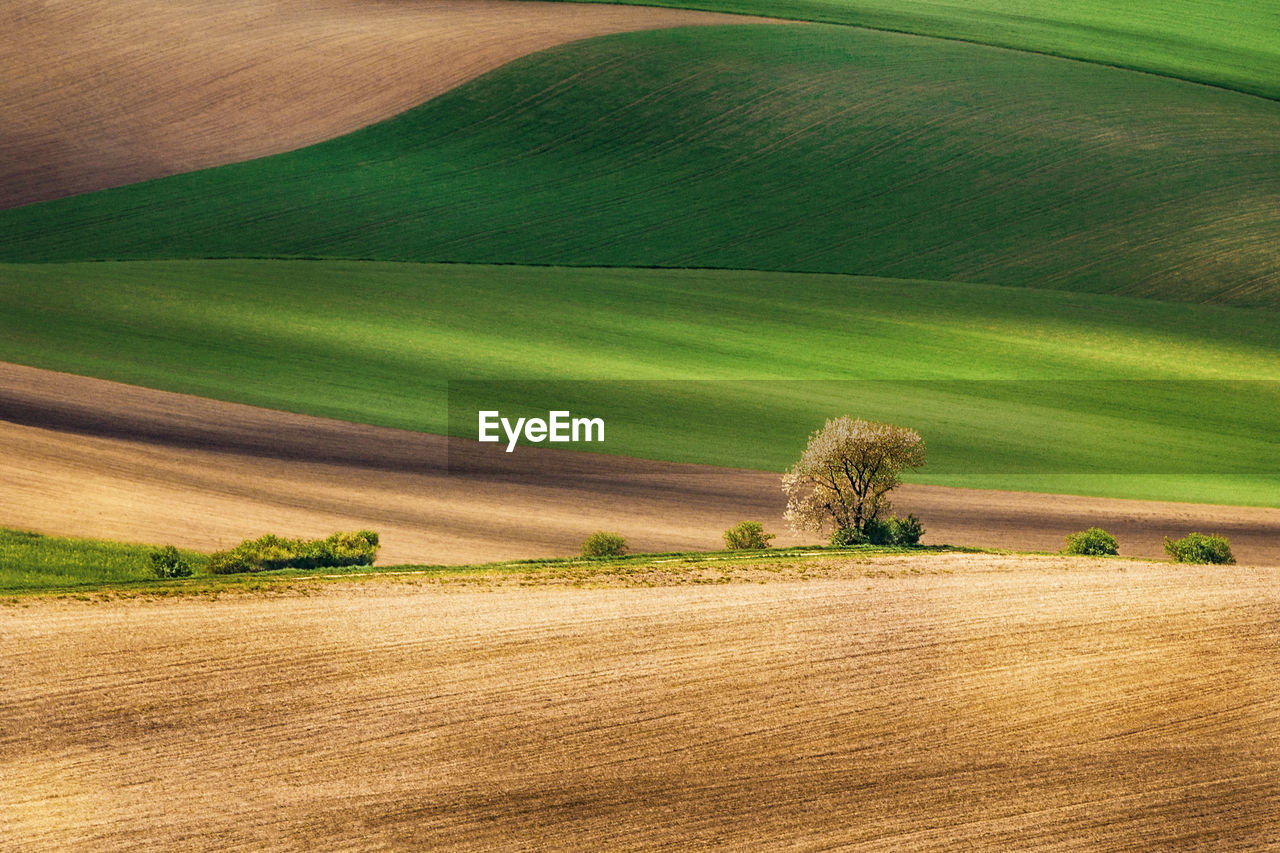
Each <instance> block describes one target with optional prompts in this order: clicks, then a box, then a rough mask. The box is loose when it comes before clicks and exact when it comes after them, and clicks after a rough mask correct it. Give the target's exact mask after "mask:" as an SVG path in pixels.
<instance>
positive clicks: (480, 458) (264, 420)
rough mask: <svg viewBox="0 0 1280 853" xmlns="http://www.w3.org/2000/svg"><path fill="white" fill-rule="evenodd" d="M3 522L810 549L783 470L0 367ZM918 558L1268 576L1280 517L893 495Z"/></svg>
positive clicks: (1044, 498) (455, 556)
mask: <svg viewBox="0 0 1280 853" xmlns="http://www.w3.org/2000/svg"><path fill="white" fill-rule="evenodd" d="M0 481H3V482H5V483H6V487H5V488H4V489H3V490H0V525H4V526H7V527H17V528H23V529H30V530H36V531H39V532H42V533H49V534H63V535H73V536H93V537H102V538H109V539H119V540H123V541H134V542H153V543H160V544H163V543H173V544H175V545H180V546H184V547H190V548H198V549H214V548H220V547H230V546H232V545H234V544H236V543H237V542H239V541H240V540H241V539H245V538H249V537H256V536H259V535H261V534H263V533H269V532H275V533H279V534H282V535H290V536H324V535H327V534H328V533H331V532H333V531H334V530H339V529H358V528H371V529H374V530H377V531H379V532H380V533H381V535H382V541H383V551H382V553H381V556H380V558H379V562H381V563H383V564H393V563H405V562H412V563H475V562H483V561H487V560H506V559H518V558H525V557H548V556H564V555H571V554H575V553H577V549H578V546H579V545H580V544H581V542H582V540H583V539H584V538H585V537H586V536H587V534H589V533H590V532H592V531H593V530H598V529H610V530H616V531H618V532H620V533H622V534H623V535H624V536H626V537H627V539H628V541H629V543H630V545H631V547H632V550H634V551H681V550H710V549H715V548H719V547H722V542H723V540H722V539H721V534H722V533H723V531H724V530H725V529H726V528H727V527H729V526H730V525H732V524H734V523H735V522H737V521H740V520H742V519H756V520H760V521H763V522H764V523H765V525H766V527H767V528H768V529H770V530H774V531H776V532H777V533H778V534H779V538H778V540H776V542H775V544H777V545H785V544H804V543H805V542H806V541H811V540H805V539H800V538H797V537H795V536H793V535H790V534H788V533H787V531H786V527H785V523H784V522H783V519H782V511H783V509H784V506H785V503H784V500H783V496H782V492H781V489H780V487H779V478H778V476H777V475H776V474H770V473H768V472H760V471H747V470H738V469H729V468H715V467H710V466H704V465H680V464H673V463H666V462H652V461H648V460H642V459H630V458H625V457H618V456H605V455H599V454H590V453H577V452H572V451H561V450H550V449H540V448H521V449H520V450H519V451H518V452H516V453H511V454H507V453H504V452H503V451H502V450H501V449H500V448H498V447H497V446H495V445H480V444H477V443H475V442H469V441H463V440H454V441H446V440H445V439H444V438H441V437H440V436H433V435H425V434H422V433H414V432H408V431H402V430H393V429H385V428H381V427H370V426H362V425H358V424H350V423H345V422H342V421H333V420H326V419H323V418H313V417H307V416H303V415H294V414H288V413H284V412H276V411H269V410H266V409H258V408H254V407H251V406H242V405H237V404H232V403H222V402H218V401H214V400H208V399H204V398H200V397H191V396H187V395H183V394H172V393H168V392H163V391H153V390H150V389H146V388H139V387H136V386H129V385H122V384H119V383H115V382H105V381H102V380H98V379H88V378H85V377H80V376H72V375H69V374H63V373H55V372H52V371H44V370H37V369H34V368H29V367H21V366H17V365H10V364H0ZM897 508H898V510H899V511H901V512H914V513H916V514H917V515H919V516H920V517H921V518H922V519H923V520H924V522H925V526H926V528H927V529H928V533H927V535H926V536H925V540H924V541H925V542H926V543H933V544H942V543H946V544H952V545H967V546H976V547H990V548H1008V549H1014V550H1048V551H1057V550H1059V549H1060V548H1061V547H1062V545H1063V537H1065V536H1066V534H1068V533H1071V532H1074V531H1077V530H1081V529H1083V528H1085V527H1089V526H1091V525H1095V524H1097V525H1101V526H1103V527H1105V528H1106V529H1108V530H1109V531H1111V532H1112V533H1113V534H1114V535H1116V537H1117V538H1118V539H1119V541H1120V546H1121V553H1122V554H1126V555H1130V556H1139V557H1143V556H1145V557H1159V556H1162V554H1163V551H1162V547H1161V543H1162V541H1163V537H1164V536H1165V535H1170V536H1182V535H1185V534H1186V533H1187V532H1188V531H1190V530H1193V529H1195V530H1205V531H1212V532H1221V533H1225V534H1226V535H1228V536H1229V537H1230V538H1231V543H1232V549H1233V550H1234V552H1235V554H1236V556H1237V558H1238V559H1239V560H1240V561H1241V562H1243V563H1256V564H1266V565H1273V566H1275V565H1280V510H1275V509H1259V508H1238V507H1219V506H1206V505H1197V504H1183V503H1159V502H1152V501H1132V500H1110V499H1103V498H1088V497H1074V496H1067V495H1045V494H1033V493H1018V492H996V491H977V490H968V489H949V488H943V487H938V486H911V485H908V486H904V487H903V488H902V489H901V495H900V497H899V498H898V499H897Z"/></svg>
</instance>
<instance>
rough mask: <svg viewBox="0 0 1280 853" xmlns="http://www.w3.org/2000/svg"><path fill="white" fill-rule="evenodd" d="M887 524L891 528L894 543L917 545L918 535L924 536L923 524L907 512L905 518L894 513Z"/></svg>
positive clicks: (918, 542) (918, 541)
mask: <svg viewBox="0 0 1280 853" xmlns="http://www.w3.org/2000/svg"><path fill="white" fill-rule="evenodd" d="M889 524H890V525H891V526H892V528H893V542H894V544H895V545H919V544H920V537H921V536H924V525H923V524H921V523H920V519H918V518H916V517H915V516H914V515H911V514H908V515H907V517H906V518H898V517H897V516H896V515H895V516H893V517H892V518H890V519H889Z"/></svg>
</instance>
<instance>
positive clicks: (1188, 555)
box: [1164, 533, 1236, 565]
mask: <svg viewBox="0 0 1280 853" xmlns="http://www.w3.org/2000/svg"><path fill="white" fill-rule="evenodd" d="M1164 550H1165V552H1166V553H1168V554H1169V556H1170V557H1173V559H1174V562H1177V563H1213V564H1216V565H1225V564H1228V563H1234V562H1235V561H1236V558H1235V556H1234V555H1233V554H1232V553H1231V543H1230V542H1229V541H1228V540H1227V537H1225V536H1211V535H1208V534H1204V533H1188V534H1187V535H1186V536H1184V537H1182V538H1181V539H1176V540H1175V539H1170V538H1169V537H1168V536H1166V537H1165V538H1164Z"/></svg>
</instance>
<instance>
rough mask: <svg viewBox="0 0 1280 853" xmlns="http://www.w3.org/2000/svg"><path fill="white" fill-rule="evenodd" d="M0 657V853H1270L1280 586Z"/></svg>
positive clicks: (28, 607)
mask: <svg viewBox="0 0 1280 853" xmlns="http://www.w3.org/2000/svg"><path fill="white" fill-rule="evenodd" d="M868 570H870V571H871V574H870V576H868V574H867V572H868ZM911 570H916V571H919V572H920V573H919V574H913V573H911ZM877 571H879V573H878V574H877ZM904 572H905V573H904ZM304 590H305V591H306V592H307V594H303V591H304ZM0 644H2V645H3V648H4V649H5V652H4V654H3V655H0V720H3V724H2V725H0V831H2V832H3V836H2V837H3V844H0V846H3V847H5V849H12V850H24V851H44V850H102V849H111V850H144V849H146V850H155V849H175V850H177V849H181V850H205V849H208V850H274V849H326V850H334V849H342V850H361V849H406V850H425V849H432V850H437V849H458V850H559V849H572V850H627V849H645V850H689V849H702V848H718V849H751V850H778V849H788V850H829V849H840V850H855V851H939V850H955V851H960V850H965V851H973V850H982V851H1007V850H1041V851H1050V850H1051V851H1089V853H1109V851H1143V853H1146V851H1154V850H1179V851H1185V850H1203V851H1233V853H1242V851H1263V850H1275V849H1277V845H1278V844H1280V575H1278V574H1277V571H1276V570H1275V569H1257V568H1241V567H1227V568H1208V567H1186V566H1172V565H1170V564H1150V563H1133V562H1115V561H1111V562H1104V561H1089V560H1066V559H1063V558H1035V557H995V556H985V555H984V556H968V555H957V554H947V555H938V556H928V557H912V558H897V559H891V560H887V561H885V562H883V563H882V564H873V565H870V566H868V565H855V564H850V565H848V566H846V567H845V568H844V569H843V570H842V571H838V572H836V573H834V574H832V575H830V576H828V577H827V578H824V579H821V580H810V581H807V582H804V581H799V580H795V579H792V580H781V581H777V582H773V583H765V584H750V583H742V584H730V585H727V586H715V587H706V586H681V587H664V588H655V589H635V588H627V589H616V588H603V589H572V588H563V587H519V586H514V585H504V584H499V585H495V586H484V585H480V586H475V585H469V586H466V587H460V586H457V587H455V586H441V585H436V584H432V583H429V582H427V581H425V580H422V581H419V582H418V584H417V585H414V584H411V583H405V579H403V578H401V579H400V580H399V581H395V582H393V581H390V580H379V581H372V582H342V583H329V584H325V583H323V582H319V583H317V582H306V581H304V582H299V583H298V584H297V586H296V588H295V590H294V591H293V592H292V593H288V594H285V595H283V596H271V597H268V596H262V595H252V594H250V595H230V596H226V595H224V596H222V597H220V598H218V599H216V600H208V599H195V598H187V599H178V600H174V599H165V600H129V601H120V600H116V601H111V602H105V603H104V602H95V603H82V602H77V601H68V600H62V601H56V600H34V601H27V602H25V603H24V605H23V606H4V607H0Z"/></svg>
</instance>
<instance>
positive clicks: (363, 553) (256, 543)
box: [209, 530, 379, 575]
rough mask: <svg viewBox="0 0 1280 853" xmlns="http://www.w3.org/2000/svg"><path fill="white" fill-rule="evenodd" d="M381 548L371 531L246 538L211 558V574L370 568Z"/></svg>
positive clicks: (376, 535)
mask: <svg viewBox="0 0 1280 853" xmlns="http://www.w3.org/2000/svg"><path fill="white" fill-rule="evenodd" d="M378 548H379V542H378V534H377V533H375V532H373V531H372V530H357V531H355V532H353V533H334V534H332V535H330V536H328V537H326V538H324V539H285V538H283V537H281V536H276V535H275V534H273V533H268V534H267V535H266V536H261V537H259V538H257V539H246V540H245V541H243V542H241V543H240V544H239V545H237V546H236V547H234V548H232V549H231V550H230V551H217V552H215V553H214V554H213V555H212V556H211V557H210V558H209V571H210V572H212V573H214V574H220V575H227V574H235V573H237V572H263V571H270V570H273V569H319V568H337V567H341V566H369V565H372V564H373V561H374V558H375V557H376V556H377V553H378Z"/></svg>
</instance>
